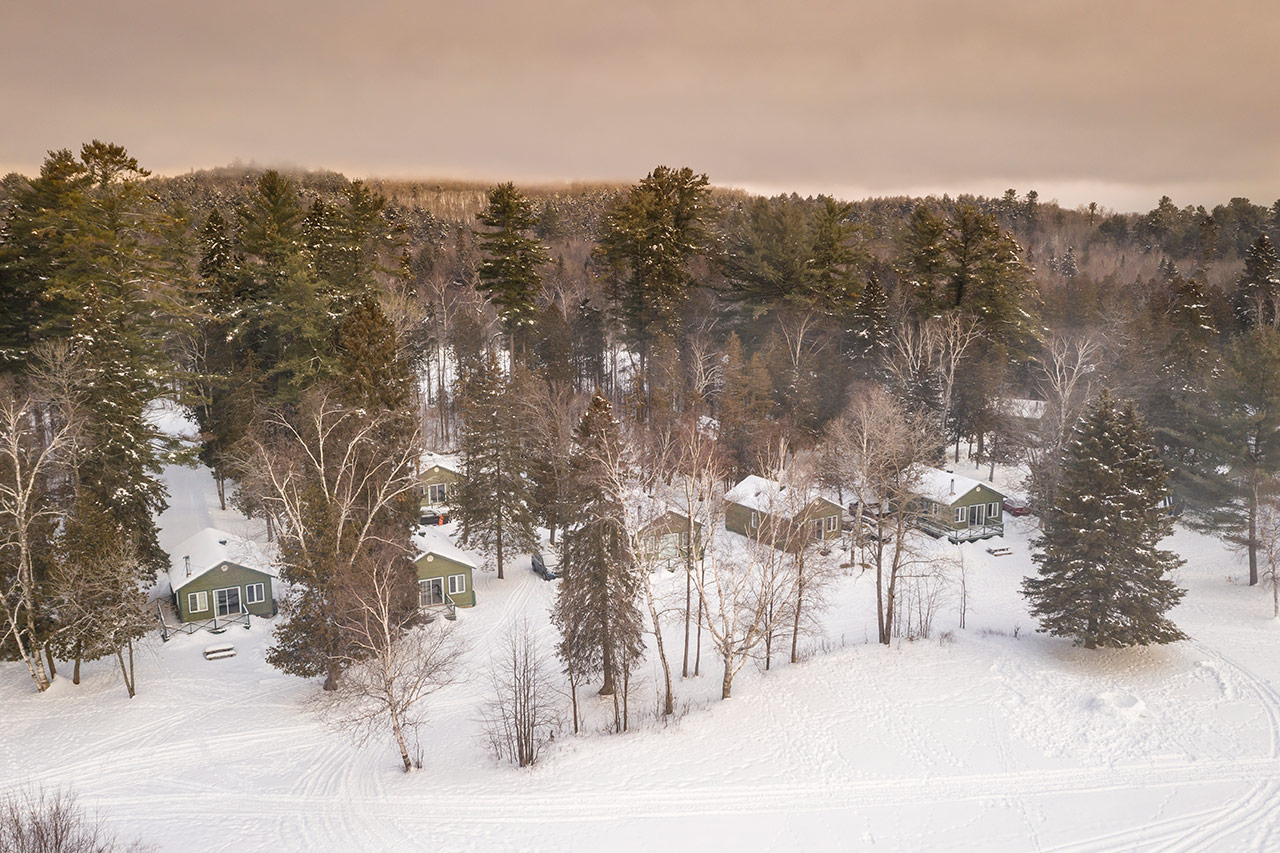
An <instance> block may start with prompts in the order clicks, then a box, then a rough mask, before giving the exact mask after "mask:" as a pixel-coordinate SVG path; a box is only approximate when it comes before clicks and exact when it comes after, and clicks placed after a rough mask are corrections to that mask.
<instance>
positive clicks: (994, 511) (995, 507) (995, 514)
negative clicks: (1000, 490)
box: [987, 501, 1000, 518]
mask: <svg viewBox="0 0 1280 853" xmlns="http://www.w3.org/2000/svg"><path fill="white" fill-rule="evenodd" d="M999 517H1000V502H999V501H992V502H991V503H989V504H987V518H999Z"/></svg>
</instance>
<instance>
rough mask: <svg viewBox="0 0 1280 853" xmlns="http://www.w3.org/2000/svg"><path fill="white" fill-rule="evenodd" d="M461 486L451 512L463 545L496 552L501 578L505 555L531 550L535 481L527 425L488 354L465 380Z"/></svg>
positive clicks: (504, 380)
mask: <svg viewBox="0 0 1280 853" xmlns="http://www.w3.org/2000/svg"><path fill="white" fill-rule="evenodd" d="M458 396H459V398H460V399H461V401H462V418H463V429H462V465H463V476H462V482H461V483H460V484H459V486H458V488H457V489H456V490H455V492H454V497H453V508H454V514H455V515H456V517H457V519H458V522H459V524H460V526H461V528H462V541H463V543H464V544H466V545H468V546H473V547H477V548H480V549H482V550H484V551H487V552H489V553H491V554H493V556H494V559H495V561H496V563H497V569H498V577H499V578H502V577H503V566H504V565H505V559H506V555H507V554H509V553H512V552H519V551H525V550H527V549H529V548H532V547H533V546H534V544H535V543H536V541H537V539H536V537H535V535H534V514H533V509H532V506H533V481H532V480H531V479H530V478H529V477H528V472H527V470H526V469H527V467H528V466H527V458H526V457H527V450H528V448H529V445H530V443H531V439H530V436H529V434H528V424H527V422H526V420H525V419H524V418H523V417H522V416H521V413H520V407H519V406H518V405H516V399H515V392H514V391H513V389H512V385H511V383H510V381H508V380H507V379H506V378H505V377H503V375H502V370H501V368H500V367H499V366H498V360H497V357H496V356H495V355H494V354H493V353H492V352H490V353H489V354H488V355H487V356H485V357H484V358H483V359H482V360H481V361H480V362H479V364H478V365H477V366H476V369H475V370H474V371H472V372H471V374H470V375H469V376H468V377H467V378H466V379H465V380H464V381H463V383H462V385H461V387H460V388H459V391H458Z"/></svg>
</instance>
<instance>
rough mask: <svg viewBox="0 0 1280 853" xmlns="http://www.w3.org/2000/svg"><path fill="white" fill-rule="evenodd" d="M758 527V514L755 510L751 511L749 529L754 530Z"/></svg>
mask: <svg viewBox="0 0 1280 853" xmlns="http://www.w3.org/2000/svg"><path fill="white" fill-rule="evenodd" d="M759 527H760V513H758V512H756V511H755V510H752V511H751V529H752V530H756V529H757V528H759Z"/></svg>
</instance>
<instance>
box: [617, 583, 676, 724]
mask: <svg viewBox="0 0 1280 853" xmlns="http://www.w3.org/2000/svg"><path fill="white" fill-rule="evenodd" d="M644 591H645V598H646V599H647V601H648V603H649V618H650V619H652V620H653V638H654V640H656V641H657V644H658V659H659V660H661V661H662V677H663V679H664V680H665V681H666V689H667V692H666V696H665V698H664V699H663V701H662V716H664V717H669V716H671V715H672V714H673V713H675V710H676V707H675V697H673V696H672V694H671V664H670V662H668V661H667V650H666V647H665V646H664V645H663V643H662V625H661V624H659V622H658V607H657V605H656V604H654V602H653V579H652V578H651V577H650V575H649V573H648V572H645V576H644ZM623 677H624V678H625V677H626V676H625V675H624V676H623ZM624 689H625V688H624ZM623 701H624V702H625V701H626V700H625V698H624V699H623Z"/></svg>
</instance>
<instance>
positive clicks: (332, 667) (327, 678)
mask: <svg viewBox="0 0 1280 853" xmlns="http://www.w3.org/2000/svg"><path fill="white" fill-rule="evenodd" d="M339 674H340V673H339V671H338V664H337V661H329V663H328V665H327V667H326V669H325V674H324V685H323V686H322V687H321V688H320V689H321V690H337V689H338V676H339Z"/></svg>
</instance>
